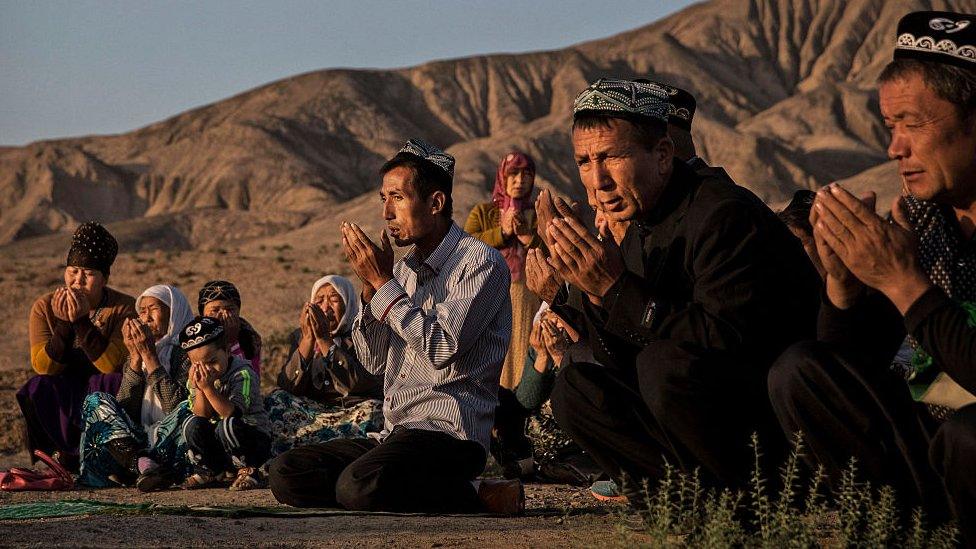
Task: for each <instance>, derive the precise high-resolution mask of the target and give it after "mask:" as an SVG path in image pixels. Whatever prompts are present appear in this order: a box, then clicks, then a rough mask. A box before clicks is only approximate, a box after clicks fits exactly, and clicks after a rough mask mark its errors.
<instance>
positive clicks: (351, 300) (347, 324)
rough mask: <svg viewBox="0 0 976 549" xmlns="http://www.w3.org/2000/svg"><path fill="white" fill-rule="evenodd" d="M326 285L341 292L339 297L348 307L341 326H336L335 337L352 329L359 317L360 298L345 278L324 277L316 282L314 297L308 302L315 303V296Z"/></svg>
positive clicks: (335, 276) (340, 320)
mask: <svg viewBox="0 0 976 549" xmlns="http://www.w3.org/2000/svg"><path fill="white" fill-rule="evenodd" d="M326 284H330V285H331V286H332V287H333V288H335V291H337V292H339V295H340V296H341V297H342V302H343V304H345V306H346V312H345V313H344V314H343V315H342V318H340V319H339V324H338V325H337V326H336V330H335V333H334V335H339V334H343V333H345V332H348V331H349V330H351V329H352V322H353V321H354V320H356V317H357V316H359V296H358V295H356V287H355V286H353V285H352V282H350V281H349V279H348V278H346V277H344V276H339V275H328V276H323V277H322V278H320V279H318V280H316V281H315V284H312V295H311V296H310V297H309V298H308V300H309V301H315V294H316V293H317V292H318V291H319V289H320V288H321V287H322V286H325V285H326Z"/></svg>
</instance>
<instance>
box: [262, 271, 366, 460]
mask: <svg viewBox="0 0 976 549" xmlns="http://www.w3.org/2000/svg"><path fill="white" fill-rule="evenodd" d="M359 307H360V305H359V296H358V295H357V293H356V289H355V288H354V287H353V285H352V282H350V281H349V280H347V279H346V278H344V277H341V276H336V275H330V276H325V277H322V278H321V279H319V280H318V281H317V282H316V283H315V284H314V285H313V286H312V295H311V301H310V302H308V303H305V305H304V306H303V307H302V312H301V315H300V316H299V320H298V322H299V326H300V328H299V329H297V330H295V331H294V333H292V345H291V351H290V353H289V356H288V362H287V363H285V365H284V366H283V367H282V369H281V373H280V374H279V375H278V386H279V387H280V388H281V389H280V390H277V391H275V392H273V393H271V394H270V395H268V397H267V398H266V399H265V408H266V409H267V410H268V415H269V416H270V417H271V424H272V427H273V432H274V441H273V442H272V448H271V453H272V455H273V456H276V455H278V454H281V453H283V452H285V451H287V450H289V449H291V448H293V447H296V446H303V445H306V444H318V443H322V442H326V441H329V440H332V439H334V438H359V437H365V436H366V433H370V432H379V431H381V430H382V428H383V402H382V399H383V379H382V378H380V377H376V376H374V375H372V374H370V373H369V372H367V371H366V370H365V369H364V368H363V366H362V365H361V364H360V362H359V359H358V358H356V351H355V349H354V348H353V344H352V335H351V334H352V323H353V320H355V319H356V317H357V316H358V315H359Z"/></svg>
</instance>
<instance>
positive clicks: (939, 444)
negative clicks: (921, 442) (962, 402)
mask: <svg viewBox="0 0 976 549" xmlns="http://www.w3.org/2000/svg"><path fill="white" fill-rule="evenodd" d="M930 457H931V461H932V466H933V467H934V468H935V470H936V471H938V472H939V474H940V475H941V476H943V477H944V478H946V484H947V485H948V484H950V483H951V484H956V483H957V482H960V481H964V479H963V478H961V477H960V478H954V477H958V476H959V475H964V477H965V478H969V477H970V475H972V471H971V469H972V464H973V463H976V404H970V405H969V406H964V407H962V408H960V409H959V410H957V411H956V413H954V414H953V415H952V416H950V417H949V419H947V420H946V421H945V423H943V424H942V426H941V427H939V430H938V431H937V432H936V435H935V438H934V440H933V441H932V446H931V448H930ZM968 484H973V483H972V482H968Z"/></svg>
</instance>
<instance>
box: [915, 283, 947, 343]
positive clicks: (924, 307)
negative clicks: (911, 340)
mask: <svg viewBox="0 0 976 549" xmlns="http://www.w3.org/2000/svg"><path fill="white" fill-rule="evenodd" d="M951 305H952V300H951V299H949V296H947V295H946V294H945V292H943V291H942V290H941V289H940V288H938V287H936V286H932V287H931V288H929V289H928V290H926V291H925V293H924V294H922V295H921V297H919V298H918V299H916V300H915V303H912V306H911V307H909V308H908V311H906V312H905V329H906V330H908V333H910V334H914V333H915V331H916V330H917V329H918V327H919V326H920V325H921V324H922V322H924V321H925V319H927V318H928V317H929V316H930V315H931V314H932V313H934V312H935V311H936V310H938V309H941V308H942V307H946V306H951Z"/></svg>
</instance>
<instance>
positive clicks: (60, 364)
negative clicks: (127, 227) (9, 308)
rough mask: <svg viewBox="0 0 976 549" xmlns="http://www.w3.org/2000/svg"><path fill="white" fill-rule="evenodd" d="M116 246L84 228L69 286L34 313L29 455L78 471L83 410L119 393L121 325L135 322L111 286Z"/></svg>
mask: <svg viewBox="0 0 976 549" xmlns="http://www.w3.org/2000/svg"><path fill="white" fill-rule="evenodd" d="M118 251H119V245H118V242H117V241H116V240H115V238H114V237H113V236H112V235H111V233H109V232H108V230H107V229H105V227H103V226H101V225H99V224H98V223H85V224H83V225H81V226H80V227H78V230H76V231H75V234H74V236H73V237H72V240H71V248H70V249H69V250H68V257H67V261H66V262H65V265H66V266H65V268H64V286H61V287H59V288H57V289H56V290H54V291H53V292H51V293H48V294H45V295H43V296H41V297H39V298H38V299H37V301H35V302H34V305H33V306H32V307H31V311H30V321H29V322H30V323H29V325H28V333H29V335H30V360H31V368H33V370H34V372H35V373H37V375H36V376H34V377H32V378H31V379H29V380H28V381H27V383H25V384H24V386H23V387H21V388H20V390H19V391H17V403H18V404H19V405H20V410H21V412H22V413H23V415H24V421H25V423H26V427H27V437H26V442H27V451H28V453H29V454H31V459H32V460H35V459H36V458H35V456H34V452H35V451H41V452H45V453H47V454H50V455H51V456H52V457H54V458H56V459H57V460H58V461H59V462H60V463H61V464H62V465H64V466H65V467H66V468H68V469H70V470H72V471H77V470H78V440H79V437H80V436H81V405H82V401H83V400H84V399H85V397H86V396H87V395H89V394H90V393H93V392H96V391H105V392H110V393H113V394H114V393H115V392H116V391H117V390H118V387H119V382H120V380H121V379H122V376H121V375H120V374H119V373H118V372H119V371H120V370H121V369H122V368H123V367H124V364H125V346H124V345H123V343H122V323H123V321H124V320H125V319H127V318H130V317H132V316H134V315H135V305H134V303H135V300H133V299H132V296H130V295H127V294H124V293H122V292H119V291H117V290H114V289H112V288H110V287H108V286H107V285H106V284H107V283H108V280H109V275H110V271H111V267H112V264H113V263H114V262H115V257H116V255H118Z"/></svg>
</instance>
